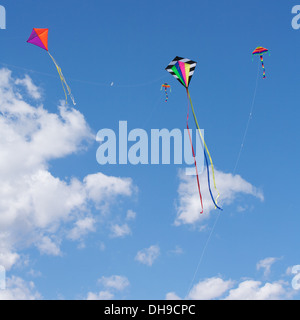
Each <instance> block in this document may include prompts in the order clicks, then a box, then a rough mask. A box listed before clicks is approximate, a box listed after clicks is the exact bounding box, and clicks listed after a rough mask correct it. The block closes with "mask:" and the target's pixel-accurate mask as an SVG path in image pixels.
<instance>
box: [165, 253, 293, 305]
mask: <svg viewBox="0 0 300 320" xmlns="http://www.w3.org/2000/svg"><path fill="white" fill-rule="evenodd" d="M275 260H276V259H275ZM272 263H274V260H273V259H264V260H262V261H260V262H259V263H257V266H263V267H262V268H265V269H266V270H268V268H269V266H270V265H272ZM295 292H296V291H295V290H294V291H293V290H292V289H291V285H290V284H289V283H286V282H285V281H283V280H277V281H273V282H265V283H263V282H261V281H256V280H254V279H247V280H245V278H243V279H241V280H240V281H233V280H231V279H230V280H224V279H222V278H221V277H219V276H217V277H212V278H207V279H204V280H202V281H199V282H198V283H197V284H195V285H194V286H193V287H192V289H191V290H190V292H189V293H188V294H187V296H186V297H185V299H187V300H215V299H218V300H280V299H282V300H283V299H290V298H291V297H292V296H293V295H294V294H295ZM166 299H167V300H180V299H181V298H180V297H179V296H178V295H177V294H176V293H175V292H169V293H167V295H166Z"/></svg>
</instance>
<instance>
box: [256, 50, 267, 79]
mask: <svg viewBox="0 0 300 320" xmlns="http://www.w3.org/2000/svg"><path fill="white" fill-rule="evenodd" d="M267 52H269V50H268V49H266V48H263V47H257V48H256V49H255V50H254V51H253V52H252V55H253V56H260V61H261V64H262V68H263V78H264V79H266V69H265V64H264V54H265V53H267Z"/></svg>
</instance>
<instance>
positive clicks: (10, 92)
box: [0, 69, 135, 270]
mask: <svg viewBox="0 0 300 320" xmlns="http://www.w3.org/2000/svg"><path fill="white" fill-rule="evenodd" d="M22 87H23V88H25V93H26V92H27V94H29V96H30V97H32V98H36V99H38V98H39V97H40V95H41V92H40V89H39V88H38V87H36V86H35V85H34V84H33V83H32V80H31V79H30V78H29V77H28V76H27V77H25V78H23V79H15V78H14V77H13V76H12V73H11V71H9V70H7V69H0V112H1V117H0V137H1V138H0V150H1V157H0V175H1V180H0V195H1V197H0V264H1V265H3V266H5V267H6V269H7V270H9V269H10V268H11V267H12V266H13V265H14V264H15V263H16V262H17V261H18V260H19V259H20V253H19V251H20V250H21V248H22V249H23V248H26V247H29V246H32V245H35V246H36V247H37V248H38V249H39V250H40V251H41V253H43V254H50V255H60V254H61V250H60V247H59V246H60V243H61V241H62V237H63V235H66V236H67V237H68V238H69V239H71V240H79V239H80V238H81V237H83V236H84V235H86V234H87V233H88V232H93V231H95V225H96V218H95V217H93V216H91V208H93V209H96V210H97V211H98V213H100V214H104V213H107V212H108V211H109V208H110V206H111V205H112V204H113V203H114V202H116V200H117V198H118V197H120V196H124V197H130V196H132V194H133V193H134V192H135V187H134V186H133V183H132V180H131V179H128V178H119V177H110V176H106V175H104V174H102V173H95V174H89V175H87V176H86V177H85V178H84V179H83V180H82V181H80V180H78V179H76V178H72V179H71V180H70V181H69V180H63V179H60V178H58V177H55V176H53V174H51V172H50V171H49V161H51V160H54V159H61V158H64V157H66V156H70V155H73V154H76V153H78V152H80V151H83V150H85V149H86V146H87V144H90V143H91V142H92V141H93V139H94V136H93V134H92V132H91V130H90V128H89V126H88V124H87V123H86V121H85V119H84V116H83V115H82V114H81V113H80V112H79V111H78V110H76V109H74V108H69V107H67V106H65V105H64V104H62V105H60V106H59V107H58V113H57V114H56V113H50V112H48V111H47V110H46V109H44V108H43V106H41V105H38V106H34V105H31V104H29V103H28V102H26V94H24V96H22V95H23V91H24V90H21V89H22ZM21 92H22V94H21ZM70 225H72V226H73V228H72V229H71V231H70ZM61 229H63V230H61ZM66 230H69V232H68V231H66ZM59 231H63V232H59ZM58 234H59V235H60V236H59V237H60V238H59V237H58ZM54 235H55V237H53V236H54Z"/></svg>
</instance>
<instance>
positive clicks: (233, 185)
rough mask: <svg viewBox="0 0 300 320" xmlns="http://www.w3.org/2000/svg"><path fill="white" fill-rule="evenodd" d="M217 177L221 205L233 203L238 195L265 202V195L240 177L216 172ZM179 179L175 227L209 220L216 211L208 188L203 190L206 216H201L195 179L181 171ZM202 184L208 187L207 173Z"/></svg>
mask: <svg viewBox="0 0 300 320" xmlns="http://www.w3.org/2000/svg"><path fill="white" fill-rule="evenodd" d="M211 174H212V173H211ZM215 176H216V181H217V183H218V190H219V192H220V194H221V198H220V203H221V205H222V206H224V205H229V204H231V203H233V201H234V200H235V199H236V197H237V195H238V194H246V195H252V196H254V197H256V198H258V199H259V200H261V201H263V200H264V196H263V193H262V192H261V191H260V190H258V189H257V188H255V187H254V186H253V185H251V184H250V183H249V182H247V181H245V180H244V179H243V178H242V177H240V176H239V175H235V176H233V175H232V174H230V173H223V172H221V171H218V170H215ZM179 179H180V184H179V188H178V196H179V200H178V207H177V217H176V220H175V225H176V226H179V225H182V224H194V223H196V222H199V221H200V222H202V221H204V220H205V219H208V218H209V213H210V212H211V211H213V210H214V209H215V206H214V204H213V202H212V201H211V198H210V194H209V190H208V188H207V187H205V188H202V190H201V192H202V196H203V205H204V209H205V213H206V214H205V215H200V214H199V212H200V211H201V208H200V201H199V193H198V189H197V185H196V183H195V177H191V176H187V175H186V174H185V172H184V171H180V173H179ZM200 183H201V185H202V186H207V177H206V172H205V171H204V172H203V173H202V174H201V175H200Z"/></svg>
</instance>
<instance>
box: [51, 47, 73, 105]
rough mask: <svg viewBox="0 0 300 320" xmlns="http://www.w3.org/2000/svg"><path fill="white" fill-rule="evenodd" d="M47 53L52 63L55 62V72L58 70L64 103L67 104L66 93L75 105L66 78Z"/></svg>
mask: <svg viewBox="0 0 300 320" xmlns="http://www.w3.org/2000/svg"><path fill="white" fill-rule="evenodd" d="M48 54H49V56H50V58H51V59H52V61H53V63H54V64H55V67H56V69H57V72H58V74H59V77H60V81H61V84H62V87H63V89H64V93H65V98H66V104H68V95H69V96H70V98H71V100H72V102H73V105H74V106H76V103H75V99H74V97H73V95H72V92H71V89H70V87H69V86H68V84H67V81H66V79H65V77H64V75H63V73H62V71H61V68H60V66H59V65H58V64H57V62H56V61H55V59H54V58H53V57H52V55H51V54H50V52H49V51H48ZM65 87H66V88H67V91H66V88H65ZM67 92H68V93H67Z"/></svg>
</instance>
